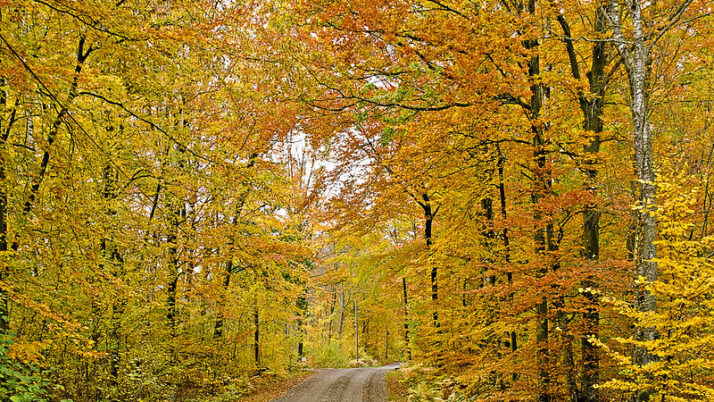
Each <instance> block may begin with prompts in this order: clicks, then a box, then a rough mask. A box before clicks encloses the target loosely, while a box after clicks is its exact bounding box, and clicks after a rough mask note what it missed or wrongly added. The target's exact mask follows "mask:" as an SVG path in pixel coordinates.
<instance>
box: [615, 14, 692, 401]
mask: <svg viewBox="0 0 714 402" xmlns="http://www.w3.org/2000/svg"><path fill="white" fill-rule="evenodd" d="M626 4H627V5H628V12H629V15H630V20H631V23H632V30H631V31H632V38H631V39H630V40H626V39H625V36H624V34H623V28H622V25H621V18H620V9H619V1H618V0H611V1H610V9H609V17H610V20H611V21H612V24H613V27H612V32H613V38H614V39H615V46H616V47H617V50H618V52H619V54H620V58H621V60H622V62H623V65H624V66H625V69H626V70H627V77H628V81H629V86H630V98H631V99H630V112H631V114H632V123H633V133H632V134H633V143H634V148H635V170H636V173H637V179H638V187H639V188H638V189H639V203H640V205H639V207H640V208H639V210H638V212H637V239H638V242H637V244H634V246H635V272H634V276H635V280H636V281H637V283H636V285H635V309H637V310H638V311H641V312H650V311H655V310H656V308H657V300H656V298H655V296H654V295H653V294H652V293H650V292H649V291H648V290H647V288H646V285H647V284H648V283H652V282H654V281H656V280H657V263H656V262H655V261H654V259H655V258H656V257H657V253H656V247H655V244H654V241H655V236H656V223H657V222H656V218H655V212H656V204H655V195H656V189H655V186H654V180H655V173H654V166H653V160H654V155H653V151H652V133H651V128H650V122H649V99H648V92H647V82H648V79H647V74H648V73H647V68H648V67H647V66H648V59H649V56H650V55H649V49H648V47H647V46H648V45H647V43H646V42H645V40H646V38H645V31H644V30H645V23H644V18H643V16H642V8H641V5H640V1H639V0H627V1H626ZM682 9H683V8H682ZM628 42H631V45H630V43H628ZM640 278H643V279H644V283H642V282H641V281H640V280H639V279H640ZM655 336H656V334H655V329H654V328H652V327H645V328H642V327H639V326H638V327H637V330H636V334H635V338H636V339H637V340H639V341H653V340H654V339H655ZM655 360H656V359H655V356H654V355H652V354H650V353H649V352H648V351H647V349H646V348H644V347H641V346H636V347H635V348H634V351H633V361H634V363H635V364H637V365H645V364H648V363H650V362H653V361H655ZM647 397H648V396H647V395H640V396H639V397H638V398H647Z"/></svg>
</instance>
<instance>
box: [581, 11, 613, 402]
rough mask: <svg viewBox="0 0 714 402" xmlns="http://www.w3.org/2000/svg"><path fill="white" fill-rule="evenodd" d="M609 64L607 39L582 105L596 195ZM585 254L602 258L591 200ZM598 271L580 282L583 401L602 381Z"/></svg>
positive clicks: (601, 19)
mask: <svg viewBox="0 0 714 402" xmlns="http://www.w3.org/2000/svg"><path fill="white" fill-rule="evenodd" d="M595 31H596V32H598V33H599V34H604V33H605V32H607V23H606V16H605V10H604V9H603V8H602V7H598V8H597V10H596V16H595ZM606 63H607V52H606V48H605V43H604V42H597V43H595V45H594V46H593V50H592V64H591V68H590V73H589V74H588V80H589V82H590V93H592V94H594V96H592V97H591V98H586V97H584V96H583V97H581V106H582V107H581V108H582V110H583V117H584V123H583V128H584V129H585V130H586V131H588V132H592V133H593V137H592V140H591V141H590V144H588V145H586V146H585V148H584V151H585V153H586V155H587V154H589V155H592V156H590V157H589V158H588V157H586V158H587V159H586V161H585V168H586V189H587V191H588V192H589V193H590V194H591V196H592V197H593V198H594V197H595V196H597V186H596V183H595V181H596V179H597V173H598V171H597V160H598V157H597V153H598V152H599V151H600V133H602V129H603V121H602V115H603V105H604V103H605V100H604V97H605V84H606V83H605V80H606V75H605V65H606ZM582 253H583V254H582V257H583V258H584V259H585V260H586V261H590V262H591V264H590V266H591V267H592V266H594V265H595V262H596V261H597V260H599V259H600V209H599V208H598V206H597V204H595V203H592V202H591V203H588V205H586V206H585V211H584V212H583V249H582ZM596 278H597V276H596V274H595V273H594V272H592V270H591V271H590V272H589V273H588V275H587V276H586V277H585V280H583V281H582V282H581V284H580V286H581V287H582V288H583V289H584V291H583V296H584V297H585V298H586V299H587V301H588V305H587V306H586V308H585V312H583V326H584V333H583V336H582V337H581V338H580V351H581V355H582V366H581V368H580V372H581V387H580V388H581V391H580V392H581V393H580V400H581V401H583V402H595V401H597V400H598V399H599V398H598V392H597V388H595V385H596V384H597V383H598V382H599V381H600V358H599V355H598V350H597V347H596V346H595V345H594V344H593V343H591V342H590V338H597V337H598V334H599V332H600V331H599V328H600V312H599V304H600V302H599V299H598V296H597V291H596V290H595V289H597V287H598V283H597V281H596Z"/></svg>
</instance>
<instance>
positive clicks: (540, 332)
mask: <svg viewBox="0 0 714 402" xmlns="http://www.w3.org/2000/svg"><path fill="white" fill-rule="evenodd" d="M535 7H536V3H535V0H531V1H529V2H528V12H529V13H530V14H532V15H535V12H536V10H535ZM524 46H525V48H526V49H530V50H534V49H536V48H537V47H538V46H539V42H538V39H528V40H526V41H525V43H524ZM528 76H529V77H530V78H531V80H532V81H533V82H534V83H532V84H531V88H530V89H531V94H532V95H531V100H530V108H529V111H528V112H529V116H528V117H529V120H530V121H531V130H532V132H533V159H534V160H535V161H536V167H535V169H534V183H533V185H534V188H533V190H532V193H531V202H532V204H533V208H534V210H533V218H534V220H535V222H536V225H538V226H537V227H536V230H535V234H534V237H533V239H534V241H535V252H536V254H537V255H538V256H540V258H539V259H543V258H545V256H546V252H547V246H546V234H545V228H544V227H543V226H542V224H541V223H540V222H541V221H542V219H543V215H542V212H541V211H540V207H539V205H538V203H539V202H540V200H541V199H542V198H543V196H544V195H545V194H546V193H547V192H548V191H549V190H550V185H551V184H550V180H551V179H550V174H549V173H548V171H547V163H546V151H545V143H544V138H543V134H544V132H545V129H546V127H545V125H544V124H543V123H541V122H539V120H540V119H541V115H540V112H541V109H542V108H543V103H544V102H545V98H546V92H547V91H546V87H545V86H544V85H543V84H540V83H536V82H537V80H538V79H539V76H540V57H539V56H538V55H537V54H536V55H534V56H533V57H531V59H530V60H529V61H528ZM547 273H548V266H547V264H545V262H543V266H542V267H539V268H538V269H537V270H536V277H537V278H543V277H544V276H545V275H546V274H547ZM541 292H542V296H541V297H540V300H539V301H538V303H537V304H536V343H537V345H536V355H537V356H536V357H537V358H536V360H537V364H538V393H537V400H538V401H539V402H548V401H550V394H549V392H548V391H549V388H550V370H549V352H548V336H549V327H548V298H547V297H546V295H545V292H544V291H541Z"/></svg>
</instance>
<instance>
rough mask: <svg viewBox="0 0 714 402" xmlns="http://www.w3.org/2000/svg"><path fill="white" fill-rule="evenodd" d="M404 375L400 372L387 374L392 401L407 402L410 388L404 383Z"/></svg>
mask: <svg viewBox="0 0 714 402" xmlns="http://www.w3.org/2000/svg"><path fill="white" fill-rule="evenodd" d="M403 378H404V375H403V373H402V371H400V370H392V371H390V372H389V373H387V377H386V381H387V394H388V398H389V400H390V401H398V402H406V401H407V397H408V396H409V386H408V385H407V384H406V382H404V381H402V379H403Z"/></svg>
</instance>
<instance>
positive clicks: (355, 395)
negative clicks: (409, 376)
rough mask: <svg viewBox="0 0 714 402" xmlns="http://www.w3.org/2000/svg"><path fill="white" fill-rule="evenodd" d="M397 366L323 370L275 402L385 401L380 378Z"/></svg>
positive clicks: (384, 390)
mask: <svg viewBox="0 0 714 402" xmlns="http://www.w3.org/2000/svg"><path fill="white" fill-rule="evenodd" d="M397 367H399V364H390V365H388V366H383V367H370V368H353V369H324V370H320V371H318V372H317V374H315V375H314V376H312V377H310V379H308V380H307V381H305V382H303V383H302V384H299V385H296V386H295V387H293V388H292V389H290V390H289V391H288V392H287V393H286V394H285V395H283V396H282V397H280V398H278V399H275V400H274V401H275V402H362V401H364V402H377V401H386V400H387V386H386V384H385V382H384V376H385V375H386V374H387V372H389V371H390V370H394V369H396V368H397Z"/></svg>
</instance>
